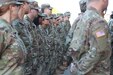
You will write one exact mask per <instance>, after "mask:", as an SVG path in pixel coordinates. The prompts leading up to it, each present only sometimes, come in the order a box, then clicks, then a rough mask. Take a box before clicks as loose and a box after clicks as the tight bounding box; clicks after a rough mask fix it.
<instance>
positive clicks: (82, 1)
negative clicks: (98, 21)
mask: <svg viewBox="0 0 113 75" xmlns="http://www.w3.org/2000/svg"><path fill="white" fill-rule="evenodd" d="M87 1H88V0H80V1H79V5H80V10H81V12H85V11H86V8H87Z"/></svg>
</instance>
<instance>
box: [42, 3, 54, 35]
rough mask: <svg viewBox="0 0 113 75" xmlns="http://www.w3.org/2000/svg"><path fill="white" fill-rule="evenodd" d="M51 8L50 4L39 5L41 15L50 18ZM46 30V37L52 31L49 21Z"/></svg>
mask: <svg viewBox="0 0 113 75" xmlns="http://www.w3.org/2000/svg"><path fill="white" fill-rule="evenodd" d="M52 9H53V8H52V7H51V6H50V4H42V5H41V11H42V13H44V14H47V16H49V17H51V15H52ZM47 29H48V35H49V34H50V33H51V31H52V22H51V20H50V25H49V26H47Z"/></svg>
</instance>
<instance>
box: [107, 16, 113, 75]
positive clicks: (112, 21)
mask: <svg viewBox="0 0 113 75" xmlns="http://www.w3.org/2000/svg"><path fill="white" fill-rule="evenodd" d="M111 16H113V14H112V15H111ZM108 25H109V30H110V34H111V47H112V51H113V46H112V45H113V18H111V19H110V21H109V23H108ZM112 62H113V52H112V54H111V72H110V75H113V64H112Z"/></svg>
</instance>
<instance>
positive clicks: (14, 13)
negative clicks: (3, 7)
mask: <svg viewBox="0 0 113 75" xmlns="http://www.w3.org/2000/svg"><path fill="white" fill-rule="evenodd" d="M19 7H20V5H16V4H13V5H12V7H11V11H12V12H11V16H12V17H13V19H14V18H17V17H18V11H19Z"/></svg>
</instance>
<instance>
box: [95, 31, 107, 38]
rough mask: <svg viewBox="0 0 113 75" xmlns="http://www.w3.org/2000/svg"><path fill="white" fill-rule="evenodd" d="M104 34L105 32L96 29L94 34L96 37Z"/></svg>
mask: <svg viewBox="0 0 113 75" xmlns="http://www.w3.org/2000/svg"><path fill="white" fill-rule="evenodd" d="M104 35H105V32H104V31H98V32H96V36H97V37H102V36H104Z"/></svg>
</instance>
